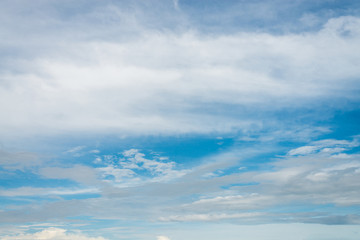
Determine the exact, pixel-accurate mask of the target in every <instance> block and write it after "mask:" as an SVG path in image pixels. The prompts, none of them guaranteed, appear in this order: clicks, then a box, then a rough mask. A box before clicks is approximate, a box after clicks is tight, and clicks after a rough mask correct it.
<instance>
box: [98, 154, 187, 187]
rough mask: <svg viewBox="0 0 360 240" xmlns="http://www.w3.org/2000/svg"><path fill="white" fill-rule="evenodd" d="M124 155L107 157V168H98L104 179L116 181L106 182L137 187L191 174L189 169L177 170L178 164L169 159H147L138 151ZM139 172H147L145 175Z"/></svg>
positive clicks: (156, 157) (154, 157) (159, 157)
mask: <svg viewBox="0 0 360 240" xmlns="http://www.w3.org/2000/svg"><path fill="white" fill-rule="evenodd" d="M122 155H123V156H124V158H119V157H117V156H113V155H107V156H105V164H106V166H105V167H101V168H97V169H98V170H99V171H100V172H102V174H103V177H104V178H106V177H107V176H108V177H109V176H112V177H113V178H114V180H111V179H110V180H106V181H107V182H112V183H115V184H116V185H117V186H118V187H129V186H137V185H141V184H145V183H149V182H168V181H171V180H174V179H177V178H180V177H182V176H184V175H185V174H186V173H188V172H189V170H187V169H185V170H178V169H176V163H175V162H173V161H169V159H168V157H161V156H153V158H152V159H151V158H146V157H145V154H143V153H141V152H140V151H139V150H138V149H129V150H125V151H123V152H122ZM106 159H107V160H108V162H106ZM139 171H145V174H144V172H142V173H140V172H139ZM146 175H150V176H146Z"/></svg>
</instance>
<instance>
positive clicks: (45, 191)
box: [0, 187, 99, 197]
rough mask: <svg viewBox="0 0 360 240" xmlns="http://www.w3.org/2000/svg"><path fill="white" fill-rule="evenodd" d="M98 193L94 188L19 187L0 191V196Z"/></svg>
mask: <svg viewBox="0 0 360 240" xmlns="http://www.w3.org/2000/svg"><path fill="white" fill-rule="evenodd" d="M89 193H99V190H98V189H96V188H78V189H76V188H35V187H20V188H13V189H0V196H5V197H19V196H44V195H48V196H49V195H74V194H89Z"/></svg>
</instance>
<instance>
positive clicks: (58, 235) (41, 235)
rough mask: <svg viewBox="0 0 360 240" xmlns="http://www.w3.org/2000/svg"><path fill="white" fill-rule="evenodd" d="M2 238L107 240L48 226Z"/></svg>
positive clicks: (11, 239)
mask: <svg viewBox="0 0 360 240" xmlns="http://www.w3.org/2000/svg"><path fill="white" fill-rule="evenodd" d="M1 239H2V240H19V239H21V240H105V238H103V237H87V236H85V235H83V234H81V233H71V232H68V231H67V230H65V229H61V228H48V229H44V230H42V231H40V232H36V233H28V234H19V235H17V236H6V237H3V238H1Z"/></svg>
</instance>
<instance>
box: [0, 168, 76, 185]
mask: <svg viewBox="0 0 360 240" xmlns="http://www.w3.org/2000/svg"><path fill="white" fill-rule="evenodd" d="M0 179H1V186H2V187H5V188H18V187H29V186H31V187H45V188H51V187H57V186H62V187H71V186H74V182H73V181H71V180H69V179H48V178H44V177H41V176H39V175H38V174H36V173H34V172H32V171H28V170H24V171H20V170H17V171H15V172H10V173H8V174H2V176H1V177H0Z"/></svg>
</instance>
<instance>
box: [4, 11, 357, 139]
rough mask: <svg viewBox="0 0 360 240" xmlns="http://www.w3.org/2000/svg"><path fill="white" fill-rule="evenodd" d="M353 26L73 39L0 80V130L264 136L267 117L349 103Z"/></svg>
mask: <svg viewBox="0 0 360 240" xmlns="http://www.w3.org/2000/svg"><path fill="white" fill-rule="evenodd" d="M359 26H360V20H359V18H356V17H351V16H344V17H339V18H333V19H331V20H329V21H328V22H327V24H325V25H324V26H323V28H322V29H321V30H320V31H317V32H308V33H301V34H291V35H272V34H269V33H251V32H250V33H249V32H247V33H245V32H239V33H233V34H217V35H213V36H204V35H202V34H201V33H199V32H196V31H194V30H193V31H190V30H189V31H182V32H180V33H177V32H157V31H144V32H143V34H142V35H139V36H137V37H135V38H131V39H124V40H121V41H111V40H106V39H97V40H87V41H80V40H76V41H75V40H74V41H73V42H72V43H71V44H68V45H66V48H67V51H64V46H58V47H57V51H58V52H59V55H56V57H51V55H50V54H49V55H46V54H44V55H41V56H39V57H37V58H36V60H34V61H32V63H31V68H30V67H28V66H26V64H19V65H18V68H20V69H19V71H16V72H10V73H9V72H7V73H1V78H2V79H3V80H2V83H1V84H2V87H1V88H0V93H1V95H0V96H1V100H2V101H1V102H2V103H4V104H2V105H1V106H0V108H1V109H3V110H4V111H6V112H7V113H8V117H7V118H2V119H1V121H0V124H1V126H3V128H2V130H1V131H2V134H3V135H6V136H9V137H10V136H11V133H13V132H18V133H21V134H27V133H28V134H34V133H35V132H36V133H37V134H39V133H42V134H45V133H50V134H57V133H64V132H92V133H96V132H102V133H114V132H116V133H121V134H126V135H129V134H130V135H138V134H141V135H143V134H159V133H160V134H178V133H180V134H185V133H213V132H220V133H228V132H231V131H234V130H235V129H237V130H243V131H249V130H251V129H253V128H254V127H258V128H266V127H268V128H270V127H271V126H269V125H271V123H273V122H276V121H275V120H276V119H273V118H274V117H273V113H276V112H277V111H281V110H284V109H301V108H303V107H306V106H308V105H309V104H310V103H311V104H314V103H316V104H317V103H318V104H319V106H320V105H321V104H322V103H324V102H327V101H328V100H329V99H332V100H331V101H332V102H334V104H333V105H332V106H333V107H334V108H342V107H343V104H344V101H342V100H341V99H348V100H349V101H354V100H356V99H358V95H357V94H355V92H356V89H359V87H360V86H359V84H358V82H357V81H356V80H355V79H357V76H359V74H360V71H359V68H358V65H357V64H356V63H357V62H358V60H359V56H358V55H356V52H359V51H360V49H359V44H358V41H359V38H360V35H359V33H358V30H357V29H358V28H359ZM344 32H346V34H344ZM338 46H341V47H338ZM76 52H82V53H86V57H85V58H86V60H84V56H82V55H81V56H78V55H77V54H76ZM174 56H176V57H174ZM150 59H151V60H150ZM20 70H21V71H20ZM18 92H23V94H21V95H18V94H17V93H18ZM5 103H6V104H5ZM7 103H11V109H9V104H7ZM316 104H315V105H316ZM33 106H36V108H34V107H33ZM234 109H237V110H238V111H234ZM264 109H266V111H264ZM219 111H220V112H219ZM259 114H260V115H262V116H261V117H259ZM314 117H316V114H315V116H314ZM89 119H91V121H89ZM262 119H268V120H267V121H263V120H262ZM309 119H310V118H309Z"/></svg>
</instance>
